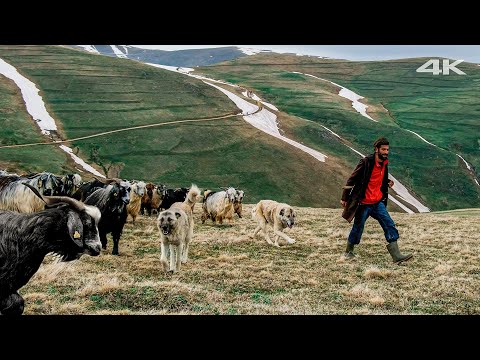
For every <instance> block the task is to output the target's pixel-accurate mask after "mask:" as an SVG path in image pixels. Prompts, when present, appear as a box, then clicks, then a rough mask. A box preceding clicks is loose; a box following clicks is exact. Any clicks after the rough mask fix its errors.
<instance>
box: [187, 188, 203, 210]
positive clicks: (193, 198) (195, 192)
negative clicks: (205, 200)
mask: <svg viewBox="0 0 480 360" xmlns="http://www.w3.org/2000/svg"><path fill="white" fill-rule="evenodd" d="M200 200H201V196H200V189H199V188H198V186H197V185H195V184H192V186H191V187H190V190H188V194H187V197H186V198H185V201H184V203H185V204H187V205H188V206H190V207H191V208H192V210H193V207H194V206H195V204H196V203H197V201H200Z"/></svg>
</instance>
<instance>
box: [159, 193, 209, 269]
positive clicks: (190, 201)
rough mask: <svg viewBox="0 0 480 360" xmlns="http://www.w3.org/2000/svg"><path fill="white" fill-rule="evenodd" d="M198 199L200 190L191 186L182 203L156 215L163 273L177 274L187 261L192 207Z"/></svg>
mask: <svg viewBox="0 0 480 360" xmlns="http://www.w3.org/2000/svg"><path fill="white" fill-rule="evenodd" d="M199 198H200V190H199V189H198V187H197V186H196V185H192V187H191V188H190V190H189V191H188V194H187V198H186V199H185V201H184V202H182V203H180V202H176V203H174V204H172V206H170V208H169V209H168V210H165V211H162V212H161V213H160V214H159V215H158V218H157V227H158V230H160V241H161V243H160V250H161V255H160V262H161V264H162V267H163V270H165V271H172V272H177V271H179V270H180V263H182V264H185V263H186V262H187V260H188V247H189V245H190V241H191V240H192V237H193V211H192V207H193V206H194V205H195V203H196V202H197V201H198V200H199ZM168 257H170V265H169V264H168V261H167V260H168Z"/></svg>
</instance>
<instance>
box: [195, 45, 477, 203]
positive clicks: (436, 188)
mask: <svg viewBox="0 0 480 360" xmlns="http://www.w3.org/2000/svg"><path fill="white" fill-rule="evenodd" d="M426 60H427V59H403V60H395V61H381V62H352V61H344V60H331V59H319V58H316V57H306V56H303V57H298V56H292V55H275V54H259V55H256V56H249V57H245V58H241V59H236V60H234V61H230V62H226V63H221V64H216V65H212V66H209V67H203V68H201V69H199V73H202V74H206V75H207V76H209V77H212V78H215V79H223V80H226V81H229V82H232V83H235V84H238V85H240V86H243V87H246V88H248V89H251V90H253V91H254V92H256V93H257V94H258V96H260V97H262V98H263V99H265V101H267V102H270V103H273V104H275V105H276V106H277V107H278V108H279V110H281V111H282V112H285V113H288V114H290V115H295V116H297V117H299V118H301V119H305V120H309V122H304V124H303V126H298V127H295V128H294V129H292V133H293V134H294V136H295V137H296V138H297V140H299V139H300V141H303V142H304V143H305V145H307V146H309V147H312V148H315V149H318V150H320V151H323V152H326V153H327V154H328V153H332V152H333V153H335V154H338V156H339V157H341V158H342V159H343V160H344V161H345V162H347V163H349V164H350V165H351V166H353V165H354V163H356V162H357V159H358V155H356V154H355V153H353V152H352V151H350V150H348V149H347V148H346V147H344V148H343V149H342V150H339V149H338V146H335V147H332V144H331V142H329V141H325V137H324V135H323V132H322V131H321V130H319V129H320V128H319V127H318V126H315V125H316V124H319V125H324V126H326V127H328V128H329V129H331V130H332V131H334V132H336V133H337V134H339V135H340V136H342V137H343V138H344V139H346V140H347V141H348V143H349V144H350V145H351V146H352V147H353V148H355V149H357V150H358V151H361V152H363V153H365V154H366V153H369V152H371V144H372V142H373V140H374V139H375V138H377V137H379V136H381V135H384V136H386V137H387V138H389V139H390V141H391V144H390V148H391V153H390V154H391V156H390V158H391V166H390V169H391V172H392V173H393V174H394V176H395V177H397V178H398V179H399V180H400V181H401V182H402V183H403V184H405V185H406V186H407V187H409V188H411V189H413V191H414V193H415V194H417V195H418V196H419V197H420V198H421V199H422V200H423V201H424V202H425V203H426V204H427V205H428V206H429V207H430V208H432V209H437V210H440V209H453V208H462V207H476V206H478V204H479V201H480V187H479V186H478V185H477V184H476V183H475V182H474V176H472V174H471V173H470V171H469V170H468V169H467V167H466V166H465V164H464V162H463V161H462V160H461V159H460V158H459V157H458V156H457V155H456V154H459V155H461V156H462V157H464V158H465V159H466V160H467V161H468V162H469V163H470V164H472V165H473V166H474V168H475V169H480V152H479V148H480V137H479V135H478V134H480V121H479V115H480V113H479V112H480V104H479V103H478V94H479V93H480V82H479V81H480V73H479V70H478V66H477V65H476V64H468V63H462V64H460V65H459V69H461V70H463V71H464V72H466V73H467V76H460V75H457V74H455V73H451V75H450V76H443V75H439V76H433V75H432V74H429V73H417V72H416V71H415V70H416V69H417V68H418V67H419V66H420V65H422V64H423V63H425V61H426ZM294 72H300V73H304V74H310V75H314V76H317V77H319V78H322V79H326V80H330V81H333V82H335V83H337V84H339V85H342V86H344V87H346V88H348V89H350V90H352V91H354V92H356V93H357V94H359V95H361V96H364V97H365V99H363V100H362V102H364V103H366V104H367V105H369V114H370V115H371V116H372V117H373V118H374V119H376V120H378V121H379V122H378V123H376V122H373V121H371V120H369V119H367V118H365V117H363V116H361V115H360V114H359V113H358V112H356V111H355V109H353V108H352V105H351V102H350V101H349V100H347V99H344V98H341V97H339V96H338V95H337V94H338V90H339V89H338V88H337V87H335V86H333V85H332V84H331V83H329V82H326V81H322V80H319V79H315V78H313V77H310V76H306V75H302V74H296V73H294ZM282 125H283V124H282ZM407 130H411V131H414V132H417V133H419V134H420V135H421V136H423V137H424V138H426V139H427V140H428V141H429V142H432V143H434V144H435V145H437V146H438V148H437V147H434V146H432V145H429V144H427V143H425V142H424V141H422V140H421V139H420V138H418V137H417V136H416V135H414V134H412V133H411V132H409V131H407ZM475 176H476V177H477V178H479V177H480V172H479V171H478V170H476V173H475Z"/></svg>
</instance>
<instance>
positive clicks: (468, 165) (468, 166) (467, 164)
mask: <svg viewBox="0 0 480 360" xmlns="http://www.w3.org/2000/svg"><path fill="white" fill-rule="evenodd" d="M456 155H457V156H458V157H459V158H460V159H462V160H463V162H464V163H465V165H466V166H467V169H468V170H472V168H471V167H470V164H469V163H468V162H467V160H465V159H464V158H463V157H461V156H460V155H458V154H456Z"/></svg>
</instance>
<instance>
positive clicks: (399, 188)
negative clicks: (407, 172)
mask: <svg viewBox="0 0 480 360" xmlns="http://www.w3.org/2000/svg"><path fill="white" fill-rule="evenodd" d="M388 178H389V179H392V180H393V181H394V182H395V184H394V185H393V187H392V189H393V190H395V192H396V193H397V194H398V195H399V196H401V197H402V198H403V199H404V200H405V201H406V202H408V203H409V204H411V205H413V206H414V207H416V208H417V210H418V212H421V213H423V212H430V209H429V208H428V207H426V206H425V205H423V204H422V203H421V202H420V201H418V200H417V199H415V198H414V197H413V195H412V194H410V193H409V192H408V190H407V188H406V187H405V186H403V185H402V183H401V182H400V181H398V180H397V179H395V177H394V176H393V175H392V174H388Z"/></svg>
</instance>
